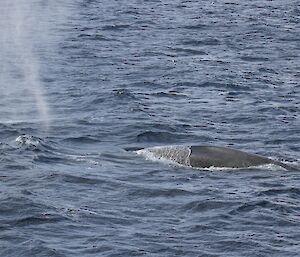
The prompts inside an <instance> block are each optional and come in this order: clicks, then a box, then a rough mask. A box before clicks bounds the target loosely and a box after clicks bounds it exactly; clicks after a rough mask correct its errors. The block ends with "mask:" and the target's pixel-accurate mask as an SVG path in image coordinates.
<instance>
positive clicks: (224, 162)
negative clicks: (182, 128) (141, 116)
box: [136, 145, 297, 170]
mask: <svg viewBox="0 0 300 257" xmlns="http://www.w3.org/2000/svg"><path fill="white" fill-rule="evenodd" d="M136 153H137V154H139V155H143V156H146V157H149V158H151V157H152V158H157V159H165V160H169V161H172V162H175V163H178V164H181V165H184V166H189V167H195V168H210V167H215V168H249V167H256V166H262V165H268V164H272V165H277V166H280V167H282V168H284V169H286V170H297V169H296V168H294V167H292V166H290V165H288V164H285V163H283V162H280V161H276V160H272V159H270V158H267V157H263V156H260V155H257V154H253V153H247V152H244V151H241V150H237V149H234V148H229V147H223V146H210V145H189V146H187V145H167V146H154V147H149V148H142V149H138V150H136Z"/></svg>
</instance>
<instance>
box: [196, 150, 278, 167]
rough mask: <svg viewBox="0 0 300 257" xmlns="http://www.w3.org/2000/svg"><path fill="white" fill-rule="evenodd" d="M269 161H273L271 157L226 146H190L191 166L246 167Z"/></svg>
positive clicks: (268, 162) (269, 162)
mask: <svg viewBox="0 0 300 257" xmlns="http://www.w3.org/2000/svg"><path fill="white" fill-rule="evenodd" d="M271 163H274V161H273V160H271V159H268V158H265V157H262V156H258V155H256V154H250V153H246V152H243V151H240V150H236V149H231V148H227V147H219V146H191V154H190V165H191V166H193V167H202V168H208V167H212V166H213V167H228V168H246V167H251V166H259V165H264V164H271Z"/></svg>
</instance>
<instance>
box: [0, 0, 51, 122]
mask: <svg viewBox="0 0 300 257" xmlns="http://www.w3.org/2000/svg"><path fill="white" fill-rule="evenodd" d="M37 6H38V1H28V0H2V1H1V3H0V27H1V33H0V44H1V45H0V60H1V63H0V88H1V91H0V98H1V102H0V111H1V113H2V115H1V116H2V117H1V121H2V120H3V122H8V121H9V122H19V121H30V122H32V121H33V122H35V121H42V122H43V124H44V125H45V126H46V127H48V126H49V110H48V105H47V102H46V99H45V97H44V92H43V84H42V81H41V79H40V62H39V54H38V53H39V51H40V50H41V49H42V46H41V42H40V41H39V38H40V37H41V33H47V32H46V31H41V27H40V25H39V24H40V23H41V22H42V19H41V16H42V13H40V12H39V10H38V9H37V8H36V7H37ZM39 44H40V45H39Z"/></svg>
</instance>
